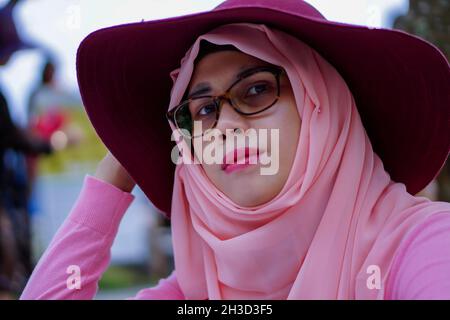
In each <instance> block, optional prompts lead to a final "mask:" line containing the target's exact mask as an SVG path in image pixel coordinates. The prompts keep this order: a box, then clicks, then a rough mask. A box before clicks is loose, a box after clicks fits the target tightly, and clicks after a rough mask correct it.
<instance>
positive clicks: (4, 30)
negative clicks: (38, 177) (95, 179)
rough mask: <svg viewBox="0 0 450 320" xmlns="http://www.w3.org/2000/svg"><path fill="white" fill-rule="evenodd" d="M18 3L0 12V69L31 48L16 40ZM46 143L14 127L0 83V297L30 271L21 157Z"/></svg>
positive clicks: (43, 150) (42, 150)
mask: <svg viewBox="0 0 450 320" xmlns="http://www.w3.org/2000/svg"><path fill="white" fill-rule="evenodd" d="M18 2H19V1H18V0H12V1H10V2H8V3H7V4H6V5H5V6H4V7H3V8H1V9H0V67H1V66H4V65H6V64H7V63H8V61H9V60H10V58H11V57H12V56H13V54H14V53H15V52H16V51H18V50H21V49H28V48H31V47H32V46H31V45H29V44H26V43H25V42H24V41H22V39H20V37H19V35H18V33H17V29H16V26H15V24H14V20H13V15H12V13H13V9H14V6H15V5H16V4H17V3H18ZM51 152H52V148H51V146H50V144H49V143H48V142H47V141H45V140H42V139H40V138H38V137H35V136H33V135H31V134H29V133H27V132H26V131H25V130H23V129H21V128H20V127H18V126H17V125H15V124H14V122H13V120H12V118H11V115H10V112H9V109H8V103H7V100H6V98H5V96H4V94H3V92H2V88H1V84H0V298H8V297H12V294H16V293H17V292H19V291H20V290H21V288H22V287H23V285H24V283H25V281H26V279H27V278H28V276H29V275H30V273H31V270H32V268H33V266H32V263H31V243H30V226H29V217H28V210H27V188H28V181H27V177H26V163H25V159H24V154H41V153H44V154H49V153H51Z"/></svg>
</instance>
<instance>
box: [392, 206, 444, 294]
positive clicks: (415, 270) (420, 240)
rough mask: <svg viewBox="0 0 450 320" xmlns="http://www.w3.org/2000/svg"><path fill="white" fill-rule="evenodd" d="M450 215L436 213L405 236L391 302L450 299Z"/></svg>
mask: <svg viewBox="0 0 450 320" xmlns="http://www.w3.org/2000/svg"><path fill="white" fill-rule="evenodd" d="M449 270H450V211H448V212H447V211H446V212H440V213H435V214H432V215H430V216H428V217H427V218H425V219H424V220H423V221H421V222H420V223H418V224H417V225H415V226H414V227H413V228H412V229H411V231H410V232H409V233H408V234H407V235H406V236H405V238H404V239H403V241H402V243H401V244H400V247H399V248H398V250H397V252H396V256H395V258H394V260H393V264H392V267H391V271H390V275H389V279H388V283H387V286H386V293H387V298H388V299H450V272H449Z"/></svg>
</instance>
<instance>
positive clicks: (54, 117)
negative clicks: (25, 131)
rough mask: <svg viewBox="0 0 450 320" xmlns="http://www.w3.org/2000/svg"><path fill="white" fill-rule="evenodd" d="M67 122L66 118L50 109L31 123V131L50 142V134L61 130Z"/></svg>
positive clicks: (59, 112)
mask: <svg viewBox="0 0 450 320" xmlns="http://www.w3.org/2000/svg"><path fill="white" fill-rule="evenodd" d="M66 121H67V116H66V115H65V114H64V113H63V112H62V111H59V110H57V109H51V110H49V111H47V112H45V113H43V114H41V115H39V116H36V117H35V118H33V119H32V121H31V130H32V131H33V132H34V133H35V134H37V135H38V136H39V137H41V138H43V139H46V140H50V138H51V136H52V134H53V133H54V132H55V131H57V130H59V129H61V128H62V127H63V126H64V124H65V123H66Z"/></svg>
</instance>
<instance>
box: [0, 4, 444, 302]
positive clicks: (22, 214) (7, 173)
mask: <svg viewBox="0 0 450 320" xmlns="http://www.w3.org/2000/svg"><path fill="white" fill-rule="evenodd" d="M280 1H282V0H280ZM221 2H222V1H219V0H209V1H204V0H184V1H179V0H177V1H175V0H164V1H163V0H130V1H126V2H125V1H119V0H93V1H92V0H91V1H87V0H0V196H1V198H0V299H15V298H17V297H18V296H19V295H20V292H21V291H22V289H23V287H24V285H25V284H26V281H27V279H28V277H29V275H30V273H31V271H32V270H33V267H34V265H35V264H36V262H37V261H38V259H39V257H40V256H41V255H42V253H43V252H44V250H45V248H46V247H47V246H48V244H49V243H50V241H51V239H52V237H53V235H54V234H55V232H56V231H57V229H58V227H59V226H60V225H61V223H62V222H63V221H64V219H65V217H66V216H67V215H68V213H69V212H70V209H71V208H72V205H73V204H74V202H75V200H76V198H77V196H78V194H79V191H80V189H81V186H82V183H83V179H84V177H85V175H86V174H93V173H94V171H95V167H96V165H97V163H98V161H99V160H100V159H102V158H103V156H104V155H105V153H106V149H105V147H104V146H103V145H102V143H101V142H100V140H99V138H98V137H97V135H96V133H95V131H94V130H93V128H92V127H91V125H90V123H89V121H88V119H87V116H86V114H85V112H84V109H83V105H82V102H81V98H80V96H79V92H78V87H77V82H76V72H75V56H76V50H77V48H78V45H79V43H80V42H81V40H82V39H83V38H84V37H85V36H87V35H88V34H89V33H90V32H92V31H94V30H97V29H99V28H103V27H108V26H112V25H116V24H121V23H128V22H137V21H142V20H154V19H161V18H166V17H171V16H178V15H184V14H189V13H194V12H200V11H207V10H210V9H212V8H214V7H215V6H217V5H218V4H219V3H221ZM307 2H309V3H311V4H313V5H314V6H315V7H317V8H318V9H319V10H320V11H321V12H322V13H323V14H324V15H325V16H326V18H327V19H329V20H334V21H340V22H346V23H352V24H360V25H366V26H371V27H383V28H396V29H401V30H405V31H407V32H409V33H413V34H416V35H418V36H420V37H422V38H424V39H427V40H428V41H430V42H432V43H434V44H435V45H436V46H438V47H439V48H440V49H441V50H442V51H443V52H444V54H445V55H446V56H447V59H448V58H449V52H450V30H449V29H450V23H449V22H450V21H449V20H450V10H449V9H450V8H449V0H410V1H408V0H340V1H339V2H338V1H335V0H309V1H307ZM133 194H134V195H135V196H136V199H135V200H134V201H133V203H132V205H131V206H130V208H129V209H128V211H127V214H126V215H125V217H124V219H123V221H122V223H121V225H120V228H119V233H118V236H117V238H116V240H115V242H114V245H113V248H112V260H111V265H110V267H109V268H108V270H107V271H106V273H105V274H104V276H103V278H102V280H101V282H100V290H99V293H98V295H97V299H123V298H126V297H131V296H134V295H135V294H136V293H137V291H138V290H139V289H141V288H144V287H151V286H153V285H156V283H157V281H158V280H159V279H160V278H162V277H166V276H168V275H169V274H170V272H171V271H172V270H173V267H174V266H173V256H172V247H171V238H170V223H169V221H167V220H166V219H164V218H162V215H160V214H159V213H158V212H157V211H156V209H155V208H154V207H153V206H152V204H151V203H150V202H149V201H148V199H147V198H146V197H145V195H144V194H143V192H142V191H141V190H140V189H139V188H138V187H136V188H135V189H134V190H133ZM420 195H423V196H426V197H429V198H430V199H432V200H444V201H450V170H449V167H448V164H446V165H445V166H444V168H443V169H442V172H441V174H440V175H439V176H438V177H437V179H436V180H434V181H432V182H431V183H430V185H428V186H427V187H426V188H425V189H424V190H423V191H422V192H421V193H420Z"/></svg>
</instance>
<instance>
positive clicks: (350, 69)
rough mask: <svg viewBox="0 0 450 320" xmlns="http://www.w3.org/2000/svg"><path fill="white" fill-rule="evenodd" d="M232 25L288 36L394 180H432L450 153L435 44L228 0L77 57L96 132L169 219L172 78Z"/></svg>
mask: <svg viewBox="0 0 450 320" xmlns="http://www.w3.org/2000/svg"><path fill="white" fill-rule="evenodd" d="M235 22H248V23H262V24H266V25H267V26H269V27H274V28H278V29H280V30H283V31H285V32H287V33H290V34H292V35H294V36H296V37H298V38H299V39H301V40H302V41H304V42H305V43H307V44H308V45H309V46H311V47H312V48H314V49H315V50H316V51H318V52H319V53H320V54H321V55H322V56H323V57H324V58H325V59H327V60H328V61H329V62H330V63H331V64H332V65H333V66H334V67H335V68H336V69H337V70H338V71H339V73H340V74H341V76H342V77H343V78H344V79H345V81H346V83H347V85H348V86H349V88H350V90H351V92H352V93H353V95H354V98H355V101H356V105H357V107H358V110H359V113H360V115H361V118H362V121H363V124H364V127H365V129H366V131H367V133H368V136H369V137H370V140H371V142H372V145H373V148H374V151H375V152H376V153H377V154H378V155H379V156H380V158H381V159H382V161H383V163H384V166H385V169H386V171H387V172H388V173H389V174H390V176H391V178H392V180H394V181H396V182H402V183H404V184H405V185H406V188H407V190H408V192H409V193H411V194H415V193H417V192H418V191H420V190H421V189H423V188H424V187H425V186H426V185H427V184H428V183H429V182H430V181H431V180H432V179H433V178H435V177H436V175H437V174H438V173H439V171H440V169H441V168H442V166H443V165H444V163H445V161H446V159H447V156H448V153H449V146H450V128H449V120H450V117H449V107H450V68H449V63H448V61H447V60H446V58H445V56H444V55H443V54H442V53H441V52H440V51H439V50H438V49H437V48H436V47H435V46H433V45H432V44H430V43H429V42H426V41H424V40H422V39H420V38H418V37H416V36H413V35H410V34H408V33H405V32H402V31H398V30H389V29H378V28H369V27H364V26H357V25H350V24H343V23H337V22H332V21H328V20H326V19H325V18H324V17H323V16H322V15H321V14H320V13H319V12H318V11H317V10H316V9H315V8H313V7H312V6H311V5H309V4H307V3H306V2H303V1H300V0H284V1H275V0H272V1H271V0H228V1H225V2H223V3H222V4H221V5H219V6H218V7H216V8H215V9H214V10H212V11H209V12H202V13H196V14H190V15H185V16H179V17H174V18H168V19H162V20H155V21H145V22H137V23H130V24H124V25H119V26H113V27H109V28H104V29H101V30H97V31H95V32H93V33H91V34H89V35H88V36H87V37H86V38H85V39H84V40H83V41H82V42H81V44H80V47H79V49H78V52H77V75H78V83H79V87H80V91H81V96H82V99H83V103H84V105H85V108H86V111H87V114H88V116H89V118H90V120H91V122H92V124H93V126H94V127H95V129H96V131H97V133H98V135H99V136H100V138H101V139H102V141H103V142H104V144H105V145H106V147H107V148H108V149H109V150H110V151H111V153H112V154H113V155H114V156H115V157H116V158H117V159H118V160H119V162H120V163H121V164H122V165H123V166H124V167H125V169H126V170H127V171H128V172H129V174H130V175H131V176H132V177H133V179H134V180H135V181H136V183H137V184H138V185H139V186H140V187H141V189H142V190H143V191H144V193H145V194H146V195H147V197H148V198H149V199H150V200H151V201H152V203H153V204H154V205H155V206H156V207H157V208H158V209H160V210H161V211H163V212H164V213H165V214H166V215H167V216H170V208H171V200H172V188H173V177H174V164H173V163H172V161H171V150H172V148H173V147H174V143H173V142H172V141H171V129H170V126H169V124H168V122H167V120H166V118H165V112H166V111H167V109H168V105H169V99H170V90H171V87H172V80H171V78H170V76H169V73H170V72H171V71H172V70H174V69H176V68H178V67H179V66H180V61H181V58H182V57H183V56H184V55H185V53H186V51H187V50H188V49H189V48H190V46H191V45H192V44H193V43H194V41H195V40H196V38H197V37H198V36H199V35H201V34H204V33H207V32H208V31H209V30H211V29H213V28H215V27H217V26H219V25H222V24H228V23H235Z"/></svg>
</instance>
